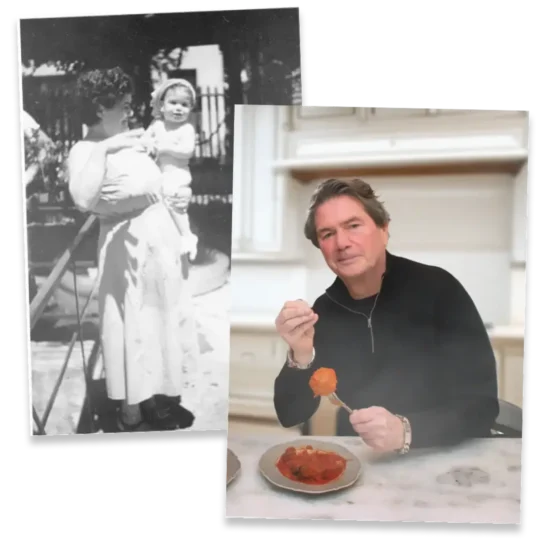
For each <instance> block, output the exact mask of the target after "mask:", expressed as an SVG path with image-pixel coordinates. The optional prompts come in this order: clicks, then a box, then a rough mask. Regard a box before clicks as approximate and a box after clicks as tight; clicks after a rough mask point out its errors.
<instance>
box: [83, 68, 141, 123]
mask: <svg viewBox="0 0 548 548" xmlns="http://www.w3.org/2000/svg"><path fill="white" fill-rule="evenodd" d="M128 93H133V81H132V80H131V77H130V76H128V75H127V74H126V73H125V72H124V71H123V70H122V69H121V68H120V67H115V68H112V69H96V70H90V71H88V72H85V73H83V74H81V75H80V76H79V78H78V81H77V83H76V94H77V99H78V104H79V107H80V113H81V116H82V122H83V123H84V124H86V125H88V126H93V125H95V124H96V123H97V122H99V118H98V117H97V111H98V108H99V106H102V107H103V108H106V109H111V108H113V107H114V106H115V105H116V103H118V102H119V101H120V100H121V99H123V97H124V95H127V94H128Z"/></svg>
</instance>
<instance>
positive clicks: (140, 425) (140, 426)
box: [116, 414, 147, 432]
mask: <svg viewBox="0 0 548 548" xmlns="http://www.w3.org/2000/svg"><path fill="white" fill-rule="evenodd" d="M116 428H117V429H118V432H145V431H146V430H147V424H146V422H145V421H143V420H141V421H139V422H137V423H135V424H127V423H125V422H124V420H123V419H122V417H121V416H120V415H119V414H118V415H117V416H116Z"/></svg>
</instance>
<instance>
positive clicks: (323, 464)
mask: <svg viewBox="0 0 548 548" xmlns="http://www.w3.org/2000/svg"><path fill="white" fill-rule="evenodd" d="M276 467H277V468H278V470H279V471H280V473H281V474H282V475H284V476H285V477H286V478H288V479H290V480H293V481H298V482H300V483H306V484H308V485H325V484H326V483H330V482H332V481H334V480H336V479H337V478H338V477H339V476H340V475H341V474H342V473H343V472H344V471H345V470H346V459H345V458H344V457H341V456H340V455H339V454H337V453H335V452H333V451H322V450H320V449H314V448H313V447H312V446H311V445H307V446H305V447H299V448H296V447H288V448H287V449H286V450H285V451H284V453H283V455H282V456H281V457H280V458H279V459H278V462H277V463H276Z"/></svg>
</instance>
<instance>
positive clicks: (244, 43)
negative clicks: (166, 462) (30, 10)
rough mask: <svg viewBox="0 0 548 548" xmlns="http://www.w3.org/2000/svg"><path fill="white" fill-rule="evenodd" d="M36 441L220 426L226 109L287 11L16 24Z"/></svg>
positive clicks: (278, 45) (292, 63)
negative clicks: (39, 438)
mask: <svg viewBox="0 0 548 548" xmlns="http://www.w3.org/2000/svg"><path fill="white" fill-rule="evenodd" d="M20 53H21V58H20V63H21V79H22V86H21V108H22V112H21V116H22V119H21V123H22V132H21V139H22V142H23V149H24V158H23V154H22V162H23V163H24V165H23V185H24V189H25V190H24V193H23V194H24V197H25V208H26V253H27V260H28V306H29V339H30V340H29V342H30V347H29V361H30V363H29V374H30V403H31V406H32V426H31V428H32V432H33V434H34V435H70V434H86V433H114V432H141V431H151V430H153V431H166V430H171V431H173V430H186V431H191V430H201V431H204V430H225V429H226V427H227V417H228V374H229V367H228V366H229V339H230V321H229V307H230V273H231V245H232V244H231V242H232V177H233V175H232V164H233V142H234V131H233V127H234V123H233V120H234V105H236V104H276V105H291V104H295V105H300V104H301V76H300V40H299V11H298V9H292V8H291V9H289V8H288V9H270V10H265V9H261V10H238V11H222V12H219V11H218V12H202V13H169V14H167V13H163V14H142V15H117V16H89V17H74V18H68V17H67V18H51V19H25V20H21V21H20Z"/></svg>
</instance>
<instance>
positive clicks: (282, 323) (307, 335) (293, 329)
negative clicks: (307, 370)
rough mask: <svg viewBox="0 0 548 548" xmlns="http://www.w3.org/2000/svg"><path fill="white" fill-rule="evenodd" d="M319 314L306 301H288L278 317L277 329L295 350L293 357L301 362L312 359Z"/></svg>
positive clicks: (307, 361)
mask: <svg viewBox="0 0 548 548" xmlns="http://www.w3.org/2000/svg"><path fill="white" fill-rule="evenodd" d="M317 321H318V315H317V314H316V313H315V312H314V311H313V310H312V308H310V306H309V305H308V304H307V303H306V302H305V301H301V300H298V301H288V302H286V303H285V304H284V306H283V308H282V309H281V310H280V313H279V314H278V317H277V318H276V330H277V331H278V333H279V335H280V336H281V337H282V339H283V340H284V341H285V342H286V343H287V344H288V345H289V346H290V348H291V350H292V351H293V359H294V360H295V361H296V362H297V363H300V364H305V363H309V362H310V361H311V360H312V356H313V349H314V325H315V323H316V322H317Z"/></svg>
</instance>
